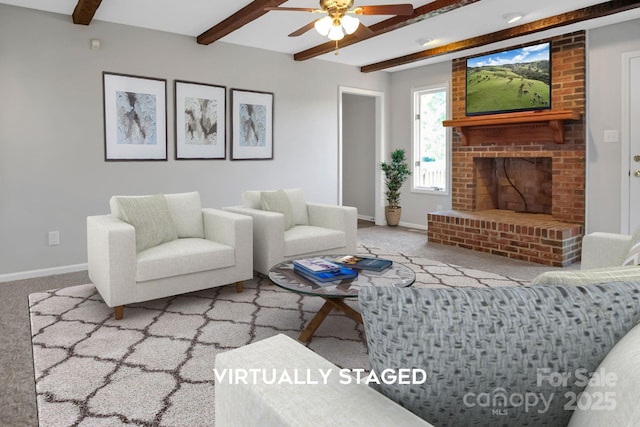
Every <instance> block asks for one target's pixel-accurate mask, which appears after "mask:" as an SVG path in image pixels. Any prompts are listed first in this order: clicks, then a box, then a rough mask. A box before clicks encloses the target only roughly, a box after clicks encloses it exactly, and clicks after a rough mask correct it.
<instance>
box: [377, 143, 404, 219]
mask: <svg viewBox="0 0 640 427" xmlns="http://www.w3.org/2000/svg"><path fill="white" fill-rule="evenodd" d="M380 168H381V169H382V171H383V172H384V175H385V180H384V183H385V185H386V186H387V191H386V192H385V195H386V196H387V203H388V204H389V206H390V207H392V208H397V207H399V206H400V187H402V184H404V182H405V181H406V180H407V178H409V175H411V170H410V169H409V165H407V161H406V158H405V153H404V150H403V149H397V150H395V151H393V152H392V153H391V163H386V162H381V163H380Z"/></svg>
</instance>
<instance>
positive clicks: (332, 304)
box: [298, 297, 362, 342]
mask: <svg viewBox="0 0 640 427" xmlns="http://www.w3.org/2000/svg"><path fill="white" fill-rule="evenodd" d="M320 298H322V299H323V300H324V301H325V303H324V304H323V305H322V307H320V310H318V312H317V313H316V315H315V316H313V319H311V321H310V322H309V324H308V325H307V327H306V328H304V330H303V331H302V333H301V334H300V337H299V338H298V339H299V340H300V341H302V342H309V340H310V339H311V337H312V336H313V334H314V333H315V332H316V329H318V327H319V326H320V325H321V324H322V322H323V321H324V319H326V318H327V316H328V315H329V313H331V310H333V309H334V308H335V309H336V310H340V311H342V312H343V313H344V314H346V315H347V316H349V317H350V318H352V319H353V320H355V321H356V322H358V323H360V324H362V316H361V315H360V313H358V312H357V311H355V310H354V309H353V308H351V307H350V306H348V305H347V304H346V303H345V302H344V298H325V297H320Z"/></svg>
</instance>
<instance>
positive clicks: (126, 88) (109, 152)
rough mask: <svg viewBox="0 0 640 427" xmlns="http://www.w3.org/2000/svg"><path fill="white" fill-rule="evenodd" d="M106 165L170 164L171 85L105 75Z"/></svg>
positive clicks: (146, 79) (115, 74)
mask: <svg viewBox="0 0 640 427" xmlns="http://www.w3.org/2000/svg"><path fill="white" fill-rule="evenodd" d="M102 89H103V101H104V140H105V160H106V161H127V160H145V161H154V160H155V161H166V160H167V81H166V80H165V79H159V78H154V77H141V76H133V75H129V74H119V73H111V72H106V71H104V72H103V73H102Z"/></svg>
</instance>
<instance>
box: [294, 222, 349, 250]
mask: <svg viewBox="0 0 640 427" xmlns="http://www.w3.org/2000/svg"><path fill="white" fill-rule="evenodd" d="M345 239H346V238H345V235H344V232H343V231H339V230H332V229H330V228H322V227H315V226H313V225H296V226H295V227H293V228H292V229H290V230H287V231H285V232H284V256H286V257H290V256H294V255H301V254H306V253H311V252H321V251H327V252H330V251H331V250H332V249H338V248H344V247H345V245H346V240H345Z"/></svg>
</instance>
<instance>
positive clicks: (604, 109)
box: [587, 20, 640, 233]
mask: <svg viewBox="0 0 640 427" xmlns="http://www.w3.org/2000/svg"><path fill="white" fill-rule="evenodd" d="M588 34H589V37H588V49H589V53H588V58H587V67H588V68H587V80H588V81H587V85H588V86H587V111H588V117H589V118H588V121H587V156H588V165H587V168H588V169H587V231H589V232H593V231H607V232H612V233H619V232H620V230H621V224H620V217H621V208H620V206H621V191H622V189H621V179H622V150H621V144H620V142H615V143H613V142H604V136H603V132H604V131H605V130H607V129H614V130H620V135H621V136H622V132H624V131H625V130H624V129H622V121H621V120H622V119H621V117H622V83H621V81H622V54H624V53H627V52H633V51H638V50H640V20H634V21H629V22H624V23H621V24H616V25H610V26H606V27H601V28H597V29H594V30H591V31H589V33H588ZM632 120H638V118H637V117H636V118H632ZM625 226H626V225H625ZM632 231H633V230H632Z"/></svg>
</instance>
